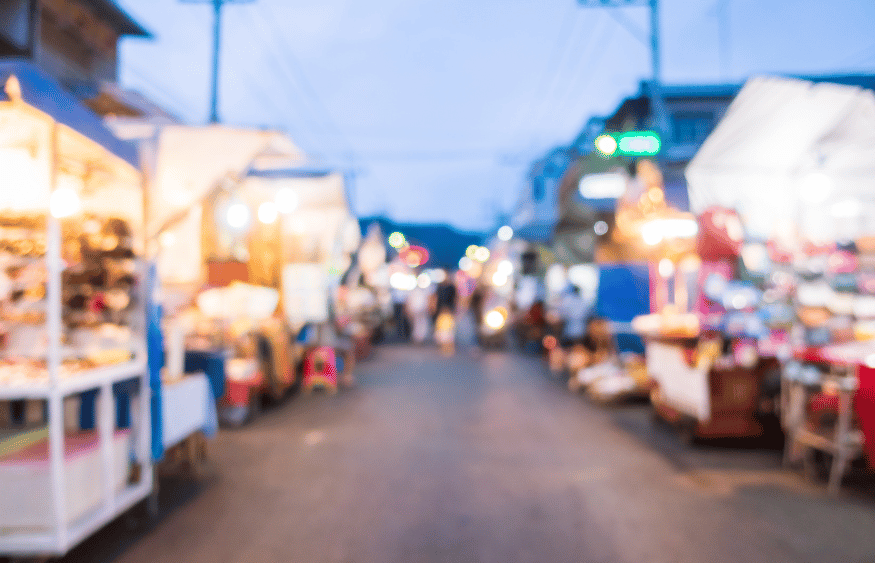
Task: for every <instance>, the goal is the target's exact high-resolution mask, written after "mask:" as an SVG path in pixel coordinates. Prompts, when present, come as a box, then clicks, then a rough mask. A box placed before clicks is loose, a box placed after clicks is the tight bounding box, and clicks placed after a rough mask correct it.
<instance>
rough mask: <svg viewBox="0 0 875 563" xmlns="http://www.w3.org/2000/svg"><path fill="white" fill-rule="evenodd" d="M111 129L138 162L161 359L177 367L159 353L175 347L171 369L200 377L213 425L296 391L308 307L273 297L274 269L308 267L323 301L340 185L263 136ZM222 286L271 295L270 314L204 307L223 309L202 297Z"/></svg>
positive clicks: (335, 262) (341, 243)
mask: <svg viewBox="0 0 875 563" xmlns="http://www.w3.org/2000/svg"><path fill="white" fill-rule="evenodd" d="M113 126H114V127H115V128H116V130H117V131H119V132H120V134H122V135H124V136H127V137H130V138H135V139H138V140H139V141H140V144H141V150H142V151H143V152H144V153H145V154H146V155H148V156H149V159H148V160H149V162H150V169H151V171H152V172H151V182H150V190H149V193H150V200H149V210H150V213H151V214H150V221H149V225H150V229H149V232H150V239H149V240H150V242H151V243H152V244H153V246H154V248H155V254H156V256H157V263H158V269H159V272H160V277H161V284H162V289H161V296H162V304H163V307H164V310H165V322H164V325H165V327H164V328H165V331H164V332H165V335H166V341H167V351H168V358H170V357H171V356H172V358H174V359H175V360H174V362H175V364H178V363H179V361H178V358H179V354H177V353H173V354H171V353H170V352H171V351H177V350H182V351H183V352H182V355H183V356H184V360H183V362H184V366H183V367H184V370H183V371H185V372H190V371H204V372H206V373H207V375H208V377H209V380H210V385H211V388H212V390H213V393H214V394H215V397H216V399H217V400H218V401H219V403H220V415H221V418H222V419H223V421H225V422H228V423H231V424H240V423H242V422H243V421H244V420H246V419H248V418H249V417H251V416H252V415H253V414H255V413H257V412H258V410H259V407H260V404H261V401H262V399H263V398H269V399H271V400H280V399H282V398H283V397H284V396H286V395H287V394H288V393H289V392H290V391H293V390H295V389H296V388H297V387H298V386H299V384H300V380H301V378H300V369H299V368H300V363H301V362H300V360H301V358H300V355H301V354H302V347H301V346H299V345H298V344H297V343H296V342H295V334H296V333H297V331H298V330H299V329H300V327H301V323H300V322H299V319H298V318H297V316H299V312H301V311H302V310H303V309H301V307H307V306H311V305H312V303H304V304H302V303H299V302H298V301H296V300H295V299H296V297H297V296H299V295H300V291H295V292H292V293H290V294H289V295H287V296H286V295H283V293H284V291H285V290H284V283H285V282H284V278H286V277H288V276H286V275H285V273H284V272H285V271H286V270H287V269H288V267H289V265H290V264H293V263H299V262H304V263H308V264H310V263H311V260H313V261H315V262H314V263H316V264H318V265H319V268H318V269H319V275H318V276H317V277H318V280H316V281H315V283H316V284H317V285H318V286H319V287H318V288H317V287H313V288H311V289H312V290H313V291H315V292H316V294H315V296H314V299H315V298H316V297H320V296H321V301H320V302H321V303H322V304H323V305H326V306H327V303H328V292H329V288H330V283H333V282H334V280H335V279H336V278H337V277H338V272H340V271H342V270H343V269H344V268H345V267H346V266H347V265H348V263H345V262H344V259H346V260H347V261H348V254H349V252H348V247H349V246H350V244H352V243H350V242H349V241H348V240H347V239H348V238H349V237H348V232H349V231H350V229H349V227H350V224H351V223H352V221H351V218H349V214H348V212H347V211H346V199H345V192H344V182H343V178H342V176H341V175H340V174H337V173H334V172H333V171H330V170H323V169H315V168H313V167H311V166H309V165H308V164H307V161H306V157H305V156H304V154H303V153H302V152H301V151H300V150H299V149H298V148H297V147H296V146H295V145H294V144H293V143H292V141H291V140H290V139H289V138H288V137H287V136H285V135H283V134H280V133H277V132H273V131H263V130H253V129H238V128H230V127H224V126H210V127H187V126H180V125H163V124H151V123H143V122H140V121H136V120H135V121H131V120H124V119H118V120H115V121H114V123H113ZM217 154H221V155H223V158H216V155H217ZM352 226H353V227H354V228H355V230H354V231H353V233H354V234H355V235H357V225H354V224H353V225H352ZM344 237H346V238H344ZM357 241H358V239H357V238H356V239H355V240H354V241H353V243H357ZM289 271H291V270H289ZM295 271H296V272H297V270H295ZM293 277H294V276H293ZM298 278H299V276H298ZM296 279H297V278H296ZM306 281H307V282H309V281H314V280H312V279H310V278H307V280H306ZM232 285H233V286H234V287H231V286H232ZM226 291H227V292H230V293H231V294H235V295H236V294H238V293H240V292H241V291H247V292H250V293H252V294H258V295H267V294H272V295H275V296H276V301H275V302H274V308H275V309H276V310H275V311H269V312H266V313H264V312H260V313H259V315H258V316H257V318H256V317H253V316H251V315H250V314H249V311H248V310H247V309H246V308H242V307H231V306H230V305H229V307H226V308H222V307H213V306H210V304H213V305H216V304H218V305H222V304H228V303H230V302H228V301H223V300H222V299H218V300H217V299H212V298H210V297H209V296H204V295H203V294H204V293H206V292H210V294H211V295H218V294H222V293H223V292H226ZM277 304H278V305H279V306H277ZM323 308H324V309H325V310H326V311H327V308H326V307H323ZM263 313H264V314H263ZM292 317H294V318H292ZM296 368H297V369H296ZM180 369H181V368H177V369H175V370H171V371H179V370H180Z"/></svg>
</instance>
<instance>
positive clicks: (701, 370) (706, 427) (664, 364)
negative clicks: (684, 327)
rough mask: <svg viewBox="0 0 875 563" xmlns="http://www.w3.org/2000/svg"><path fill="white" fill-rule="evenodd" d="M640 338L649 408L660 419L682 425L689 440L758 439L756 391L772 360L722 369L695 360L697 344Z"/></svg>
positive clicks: (710, 361) (648, 336) (691, 340)
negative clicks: (649, 388)
mask: <svg viewBox="0 0 875 563" xmlns="http://www.w3.org/2000/svg"><path fill="white" fill-rule="evenodd" d="M643 336H644V342H645V356H646V362H647V372H648V375H649V376H650V378H651V381H652V383H653V390H652V392H651V402H652V404H653V407H654V409H655V410H656V413H657V414H658V415H659V416H660V417H661V418H663V419H665V420H667V421H669V422H672V423H676V424H681V425H684V426H685V427H687V429H688V430H689V431H690V432H691V435H692V436H693V437H699V438H724V437H753V436H759V435H761V433H762V425H761V424H760V422H759V421H758V420H757V413H758V410H759V398H760V392H761V385H762V380H763V378H764V376H765V374H766V372H767V371H768V370H769V368H770V366H771V365H772V364H773V363H774V361H773V360H768V359H761V360H760V361H759V362H757V363H756V364H755V365H753V366H751V367H743V366H738V365H725V366H724V365H720V364H719V363H715V361H714V359H713V358H712V357H696V356H697V352H698V347H699V345H700V342H699V339H698V338H690V337H672V336H657V335H654V334H644V335H643ZM687 425H688V426H687Z"/></svg>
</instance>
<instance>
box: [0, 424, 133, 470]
mask: <svg viewBox="0 0 875 563" xmlns="http://www.w3.org/2000/svg"><path fill="white" fill-rule="evenodd" d="M128 433H130V430H116V431H115V436H123V435H125V434H128ZM99 446H100V438H99V436H98V434H97V431H96V430H81V431H79V432H73V433H70V434H66V435H64V459H66V460H67V461H70V460H71V459H75V458H76V457H78V456H80V455H84V454H87V453H90V452H91V451H93V450H96V449H97V448H98V447H99ZM48 462H49V439H48V438H43V439H42V440H39V441H38V442H35V443H33V444H31V445H29V446H27V447H25V448H22V449H20V450H17V451H15V452H12V453H10V454H6V455H4V456H0V465H22V464H25V465H45V464H47V463H48Z"/></svg>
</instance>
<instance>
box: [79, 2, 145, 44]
mask: <svg viewBox="0 0 875 563" xmlns="http://www.w3.org/2000/svg"><path fill="white" fill-rule="evenodd" d="M80 2H82V4H84V5H85V6H87V7H89V8H91V9H92V10H93V11H94V13H95V14H97V15H99V16H100V17H101V18H103V19H105V20H106V21H107V22H109V24H110V25H112V27H113V28H114V29H115V30H116V31H118V33H119V35H130V36H135V37H145V38H147V39H151V38H152V34H151V33H150V32H149V31H148V30H146V28H144V27H143V26H141V25H140V24H139V23H137V22H136V21H135V20H134V19H133V18H132V17H131V16H129V15H128V14H127V13H126V12H125V11H124V10H122V9H121V8H119V7H118V5H116V3H115V2H113V1H112V0H80Z"/></svg>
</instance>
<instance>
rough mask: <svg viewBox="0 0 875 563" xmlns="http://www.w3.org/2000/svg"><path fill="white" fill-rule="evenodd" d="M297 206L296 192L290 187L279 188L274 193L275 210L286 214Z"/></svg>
mask: <svg viewBox="0 0 875 563" xmlns="http://www.w3.org/2000/svg"><path fill="white" fill-rule="evenodd" d="M297 208H298V194H297V193H295V190H293V189H292V188H281V189H280V190H279V191H277V193H276V210H277V211H279V212H280V213H282V214H283V215H286V214H288V213H291V212H292V211H294V210H295V209H297Z"/></svg>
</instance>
